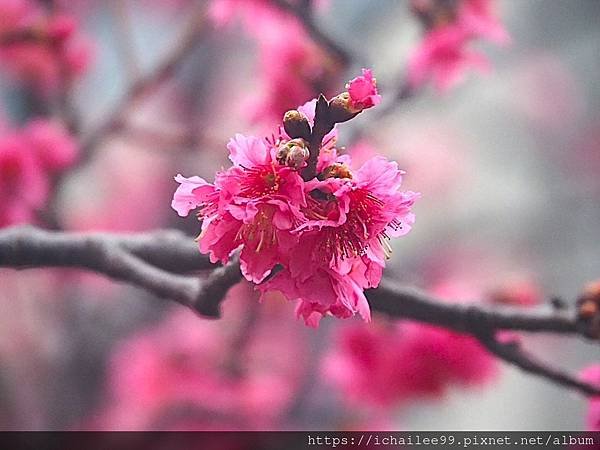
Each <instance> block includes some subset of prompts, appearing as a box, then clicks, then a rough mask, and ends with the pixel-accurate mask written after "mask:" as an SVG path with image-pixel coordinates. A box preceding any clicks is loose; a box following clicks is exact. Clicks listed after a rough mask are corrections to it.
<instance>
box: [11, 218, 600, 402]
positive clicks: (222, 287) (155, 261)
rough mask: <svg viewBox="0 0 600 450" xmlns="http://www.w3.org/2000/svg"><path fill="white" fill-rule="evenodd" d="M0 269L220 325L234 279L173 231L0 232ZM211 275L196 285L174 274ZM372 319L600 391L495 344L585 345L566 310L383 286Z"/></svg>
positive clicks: (373, 296) (234, 267) (374, 298)
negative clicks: (38, 274)
mask: <svg viewBox="0 0 600 450" xmlns="http://www.w3.org/2000/svg"><path fill="white" fill-rule="evenodd" d="M0 267H10V268H14V269H24V268H33V267H72V268H83V269H88V270H92V271H94V272H97V273H100V274H103V275H106V276H107V277H109V278H112V279H115V280H120V281H124V282H127V283H130V284H132V285H134V286H137V287H140V288H142V289H146V290H148V291H149V292H151V293H153V294H155V295H156V296H158V297H162V298H167V299H171V300H175V301H177V302H179V303H181V304H182V305H185V306H187V307H189V308H191V309H193V310H194V311H196V312H198V313H200V314H201V315H204V316H207V317H219V315H220V304H221V303H222V301H223V299H224V297H225V295H226V293H227V291H228V290H229V288H231V287H232V286H233V285H235V284H236V283H238V282H239V281H240V280H241V279H242V276H241V273H240V268H239V260H238V258H237V256H236V257H234V258H233V260H232V261H231V262H230V263H229V264H227V265H225V266H223V267H218V268H216V269H215V268H214V267H215V266H214V265H212V264H210V261H209V260H208V258H207V257H206V256H203V255H201V254H200V253H199V252H198V248H197V246H196V244H195V243H194V242H193V240H192V239H191V238H189V237H187V236H185V235H183V234H182V233H180V232H178V231H168V230H163V231H155V232H149V233H138V234H111V233H64V232H51V231H45V230H41V229H38V228H35V227H31V226H21V227H12V228H6V229H2V230H0ZM208 269H213V270H212V271H211V273H210V275H209V276H208V277H207V278H206V279H205V280H204V281H200V280H199V279H198V278H196V277H195V276H184V275H181V274H185V273H191V272H198V271H202V270H208ZM366 296H367V298H368V300H369V302H370V304H371V307H372V309H373V310H374V311H379V312H381V313H384V314H386V315H388V316H389V317H392V318H396V319H409V320H415V321H419V322H423V323H428V324H431V325H435V326H439V327H444V328H447V329H450V330H452V331H455V332H459V333H465V334H469V335H472V336H474V337H476V338H477V339H478V340H479V341H480V342H481V343H482V344H483V345H484V346H485V347H486V348H487V349H488V350H489V351H490V352H491V353H492V354H494V355H496V356H497V357H499V358H500V359H503V360H504V361H506V362H509V363H511V364H514V365H516V366H518V367H520V368H521V369H523V370H525V371H527V372H529V373H532V374H534V375H538V376H541V377H544V378H546V379H548V380H551V381H553V382H555V383H558V384H560V385H562V386H566V387H570V388H573V389H576V390H578V391H580V392H581V393H583V394H585V395H600V389H598V388H595V387H593V386H591V385H588V384H586V383H584V382H581V381H579V380H577V379H576V378H575V377H573V376H571V375H568V374H566V373H564V372H562V371H560V370H558V369H555V368H552V367H549V366H547V365H545V364H543V363H541V362H539V361H536V360H535V359H534V358H533V357H531V356H530V355H528V354H526V353H525V352H523V351H522V350H521V349H519V348H518V346H515V345H514V344H510V343H502V342H500V341H498V340H497V339H496V338H495V335H496V333H497V332H498V331H502V330H514V331H525V332H547V333H558V334H572V335H578V336H580V337H585V336H586V333H585V330H582V329H581V327H580V326H578V324H577V316H576V314H575V313H574V312H573V311H572V310H571V311H569V310H561V311H556V310H551V309H548V308H539V309H535V310H531V309H527V310H523V309H519V308H509V307H505V308H498V307H495V308H491V307H485V306H482V305H479V304H475V303H472V304H463V303H448V302H445V301H442V300H440V299H436V298H435V297H432V296H430V295H429V294H427V293H424V292H422V291H418V290H416V289H410V288H405V287H400V286H397V285H395V284H394V283H393V282H392V281H390V280H386V279H384V280H382V282H381V285H380V286H379V288H377V289H372V290H369V291H367V292H366Z"/></svg>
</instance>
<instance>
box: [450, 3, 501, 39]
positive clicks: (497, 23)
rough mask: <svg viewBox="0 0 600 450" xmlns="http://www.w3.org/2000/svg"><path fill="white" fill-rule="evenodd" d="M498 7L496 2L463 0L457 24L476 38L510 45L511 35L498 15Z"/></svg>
mask: <svg viewBox="0 0 600 450" xmlns="http://www.w3.org/2000/svg"><path fill="white" fill-rule="evenodd" d="M497 6H498V2H497V1H496V0H462V1H460V2H459V7H458V16H457V18H456V21H457V24H458V26H460V27H461V28H463V29H464V30H466V31H468V32H469V34H470V35H471V36H473V37H474V38H482V39H487V40H489V41H491V42H494V43H496V44H500V45H503V44H508V43H509V42H510V35H509V34H508V32H507V31H506V29H505V28H504V24H503V23H502V21H501V20H500V18H499V17H498V15H497V11H496V7H497Z"/></svg>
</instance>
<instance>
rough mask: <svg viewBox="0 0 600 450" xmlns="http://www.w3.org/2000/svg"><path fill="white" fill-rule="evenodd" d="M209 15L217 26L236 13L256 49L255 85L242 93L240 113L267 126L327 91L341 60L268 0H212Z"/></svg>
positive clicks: (336, 74) (294, 19)
mask: <svg viewBox="0 0 600 450" xmlns="http://www.w3.org/2000/svg"><path fill="white" fill-rule="evenodd" d="M209 15H210V16H211V17H212V19H213V21H214V22H215V23H216V25H217V26H224V25H229V24H230V23H231V22H232V20H233V18H234V17H236V16H238V17H240V18H241V20H242V24H243V26H244V30H245V32H246V33H247V34H248V35H249V36H250V37H251V38H252V39H254V40H255V42H256V45H257V47H258V67H259V69H258V71H259V76H260V88H259V91H258V92H257V93H252V94H250V95H248V96H247V98H246V100H247V101H246V102H243V113H244V114H247V113H248V111H251V119H252V120H254V121H257V122H262V123H266V124H269V125H272V124H276V123H278V122H280V120H281V117H282V116H283V114H284V113H285V112H286V111H287V110H289V109H291V108H294V107H296V105H298V104H301V103H303V102H304V101H306V99H307V98H311V97H314V96H315V95H316V94H317V93H319V92H325V93H328V92H329V91H330V90H331V89H330V88H331V86H332V83H333V82H335V81H337V78H338V76H339V74H340V72H341V69H342V67H341V64H340V63H339V62H337V61H336V60H335V59H334V58H332V57H331V56H329V55H328V54H327V53H326V52H325V51H324V50H323V49H322V48H321V47H319V46H318V45H317V44H315V42H314V41H313V40H312V39H311V38H310V36H309V35H308V34H307V33H306V31H305V30H304V27H303V26H302V25H301V24H300V23H299V22H298V20H297V19H296V18H295V17H293V16H291V15H289V14H288V13H286V12H284V11H282V10H281V9H280V8H278V7H276V6H274V5H273V3H272V2H270V1H268V0H250V1H240V0H216V1H213V2H211V6H210V9H209Z"/></svg>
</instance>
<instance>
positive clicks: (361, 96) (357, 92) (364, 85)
mask: <svg viewBox="0 0 600 450" xmlns="http://www.w3.org/2000/svg"><path fill="white" fill-rule="evenodd" d="M346 89H347V90H348V94H350V107H351V108H352V109H354V110H358V111H362V110H363V109H367V108H371V107H373V106H376V105H378V104H379V103H380V102H381V95H379V94H378V93H377V82H376V81H375V78H373V72H372V71H371V69H363V70H362V75H361V76H359V77H356V78H353V79H352V80H350V81H349V82H348V84H347V85H346Z"/></svg>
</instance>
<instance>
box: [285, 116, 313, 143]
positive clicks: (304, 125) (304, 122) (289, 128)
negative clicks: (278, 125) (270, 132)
mask: <svg viewBox="0 0 600 450" xmlns="http://www.w3.org/2000/svg"><path fill="white" fill-rule="evenodd" d="M283 128H284V130H285V132H286V133H287V134H288V136H289V137H291V138H292V139H295V138H303V139H309V138H310V125H309V124H308V118H307V117H306V116H305V115H304V114H302V113H301V112H300V111H298V110H297V109H290V110H289V111H288V112H286V113H285V114H284V116H283Z"/></svg>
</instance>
